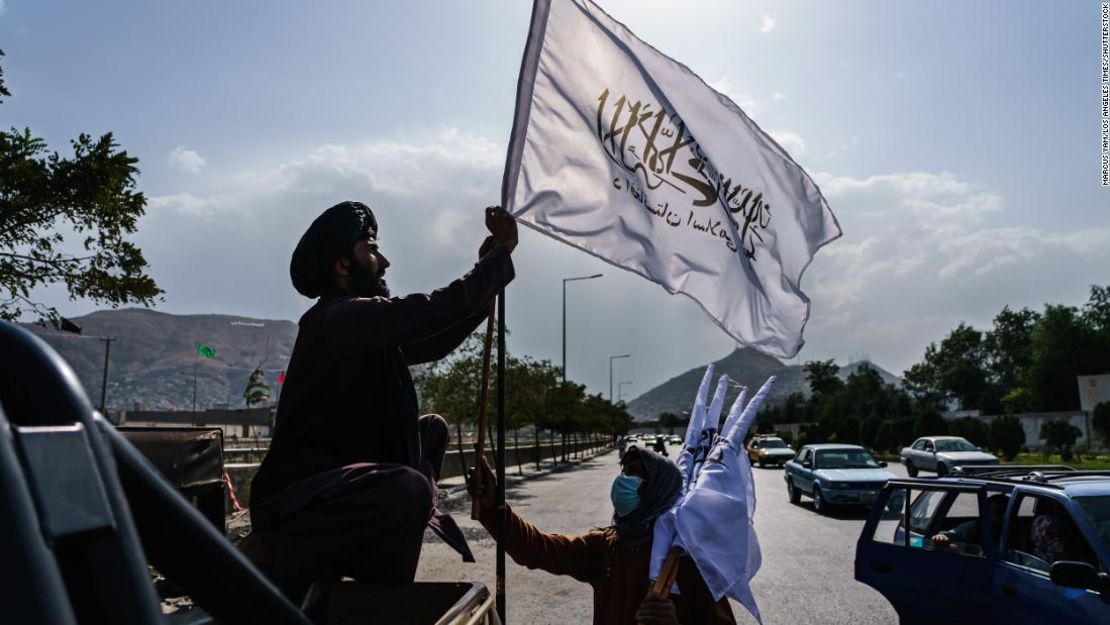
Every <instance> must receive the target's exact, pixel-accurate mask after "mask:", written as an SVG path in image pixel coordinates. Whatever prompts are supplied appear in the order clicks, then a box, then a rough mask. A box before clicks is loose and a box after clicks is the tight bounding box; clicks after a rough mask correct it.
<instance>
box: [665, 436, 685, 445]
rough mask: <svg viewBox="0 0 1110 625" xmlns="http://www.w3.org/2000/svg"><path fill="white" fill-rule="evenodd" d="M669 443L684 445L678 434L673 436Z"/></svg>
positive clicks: (668, 440)
mask: <svg viewBox="0 0 1110 625" xmlns="http://www.w3.org/2000/svg"><path fill="white" fill-rule="evenodd" d="M667 442H668V443H670V444H672V445H681V444H682V437H681V436H679V435H678V434H672V435H671V437H670V438H668V439H667Z"/></svg>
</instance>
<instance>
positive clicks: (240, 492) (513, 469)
mask: <svg viewBox="0 0 1110 625" xmlns="http://www.w3.org/2000/svg"><path fill="white" fill-rule="evenodd" d="M610 448H611V446H610V445H609V441H608V439H598V440H595V441H590V442H587V441H579V444H578V450H577V456H578V457H590V456H593V455H596V454H598V453H601V452H603V451H605V450H607V449H610ZM225 455H226V450H225ZM575 455H576V454H575V448H574V445H573V441H568V442H567V458H568V459H569V460H574V459H575ZM537 456H538V459H539V462H540V466H541V468H551V467H552V466H555V464H556V463H555V460H554V459H555V458H557V459H558V460H559V462H562V447H561V446H560V444H559V443H558V441H556V443H555V444H554V445H551V444H550V443H548V442H546V441H541V444H540V446H539V447H538V448H537V447H536V446H535V445H525V443H524V440H523V439H522V440H521V445H520V447H506V448H505V472H506V473H508V474H509V475H516V473H517V462H518V460H519V462H520V463H521V464H523V465H524V469H525V470H529V471H534V470H535V469H536V461H537ZM487 458H489V460H490V462H492V461H493V455H492V453H489V452H488V451H487ZM616 463H617V460H616V459H615V458H614V460H613V475H614V476H615V475H616V472H617V465H616ZM258 466H259V463H258V462H229V463H227V464H225V465H224V468H225V469H226V470H227V473H228V475H229V476H230V477H231V484H232V487H233V488H234V489H235V496H236V497H237V498H238V499H239V503H240V504H241V505H242V506H243V507H247V506H249V505H250V481H251V480H252V479H254V475H255V473H257V472H258ZM473 466H474V450H473V449H464V450H463V452H462V453H461V454H460V452H459V450H458V448H457V447H454V446H453V447H452V449H449V450H448V451H447V453H446V454H445V456H444V458H443V468H442V469H441V471H440V479H447V478H453V477H459V476H461V475H463V473H464V471H465V469H469V468H470V467H473ZM231 509H232V507H231V504H230V502H229V503H228V510H231Z"/></svg>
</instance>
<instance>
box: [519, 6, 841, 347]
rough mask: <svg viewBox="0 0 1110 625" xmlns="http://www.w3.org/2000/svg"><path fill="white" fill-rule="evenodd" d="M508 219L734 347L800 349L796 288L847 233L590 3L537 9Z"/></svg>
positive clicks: (730, 115)
mask: <svg viewBox="0 0 1110 625" xmlns="http://www.w3.org/2000/svg"><path fill="white" fill-rule="evenodd" d="M501 195H502V200H501V201H502V206H504V207H505V210H507V211H509V212H510V213H511V214H513V215H514V216H515V217H516V218H517V219H519V220H520V221H521V222H522V223H524V224H525V225H528V226H531V227H533V228H535V229H536V230H538V231H540V232H542V233H544V234H546V235H548V236H551V237H554V238H556V239H558V240H560V241H563V242H565V243H568V244H570V245H572V246H574V247H577V248H579V249H581V250H584V251H586V252H589V253H590V254H593V255H595V256H597V257H599V258H601V259H603V260H605V261H607V262H609V263H611V264H613V265H616V266H617V267H620V268H622V269H627V270H628V271H632V272H634V273H636V274H639V275H641V276H643V277H644V278H647V279H648V280H651V281H652V282H655V283H657V284H659V285H661V286H662V287H663V288H664V289H666V290H667V291H668V292H670V293H682V294H685V295H687V296H689V297H691V298H692V299H694V300H695V301H696V302H698V304H700V305H701V307H702V309H703V310H705V312H706V313H707V314H708V315H709V316H710V317H711V318H712V319H713V320H714V321H715V322H716V323H717V325H718V326H720V327H721V328H722V329H723V330H724V331H725V332H726V333H727V334H728V335H729V336H731V337H732V338H733V339H735V340H737V341H739V342H741V343H744V344H746V345H750V346H752V347H754V348H756V349H759V350H761V351H764V352H767V353H769V354H772V355H775V356H779V357H793V356H794V355H795V354H797V353H798V350H799V349H800V348H801V346H802V343H803V341H802V330H803V329H804V327H805V323H806V321H807V320H808V319H809V299H808V298H807V297H806V295H805V294H804V293H803V292H802V289H801V277H802V273H803V272H804V271H805V269H806V267H807V266H808V265H809V263H810V261H811V260H812V259H813V255H814V254H815V253H816V252H817V250H818V249H820V248H821V247H822V246H823V245H825V244H826V243H828V242H829V241H832V240H833V239H835V238H837V237H839V236H840V227H839V226H838V225H837V222H836V218H835V217H834V216H833V214H832V212H831V211H830V210H829V207H828V204H827V203H826V202H825V199H824V198H823V197H822V196H821V191H820V190H819V189H818V188H817V185H816V184H814V182H813V180H812V179H810V177H809V175H808V174H806V172H805V171H804V170H803V169H802V168H801V167H800V166H799V165H798V164H797V163H795V162H794V161H793V159H791V158H790V156H789V155H788V154H787V153H786V151H785V150H783V149H782V147H781V146H779V145H778V144H777V143H775V141H774V140H773V139H772V138H771V137H770V136H768V135H767V133H765V132H764V131H763V130H762V129H760V128H759V126H757V125H756V124H755V122H753V121H752V120H751V119H750V118H749V117H748V116H747V115H745V114H744V112H743V111H741V110H740V107H738V106H737V105H736V104H735V103H733V102H732V101H731V100H729V99H728V98H727V97H725V96H724V95H722V94H720V93H718V92H716V91H714V90H713V89H712V88H710V87H709V86H708V85H706V84H705V83H704V82H703V81H702V79H701V78H699V77H698V76H697V75H695V74H694V73H693V72H691V71H690V70H689V68H687V67H686V66H684V65H682V64H681V63H678V62H677V61H675V60H673V59H671V58H669V57H667V56H666V55H664V54H662V53H661V52H659V51H658V50H656V49H655V48H653V47H651V46H650V45H648V44H647V43H645V42H643V41H641V40H640V39H639V38H637V37H636V36H635V35H634V34H632V33H631V32H630V31H629V30H628V29H627V28H625V27H624V25H623V24H621V23H620V22H618V21H616V20H614V19H613V18H611V17H609V16H608V15H607V14H606V13H605V12H604V11H602V10H601V9H600V8H598V7H597V5H595V4H594V3H593V2H590V0H536V2H535V5H534V7H533V14H532V25H531V30H530V32H529V35H528V43H527V45H526V47H525V51H524V61H523V63H522V66H521V72H520V81H519V83H518V86H517V105H516V116H515V119H514V122H513V130H512V138H511V141H510V144H509V151H508V157H507V161H506V164H505V178H504V182H503V185H502V190H501Z"/></svg>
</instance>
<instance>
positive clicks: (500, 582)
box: [494, 288, 507, 624]
mask: <svg viewBox="0 0 1110 625" xmlns="http://www.w3.org/2000/svg"><path fill="white" fill-rule="evenodd" d="M506 417H507V413H506V411H505V289H504V288H502V289H501V295H500V296H499V297H498V298H497V450H496V453H495V454H494V457H495V458H496V462H497V499H496V503H497V588H496V599H497V616H498V617H499V618H500V619H501V623H502V624H504V623H505V622H506V621H505V514H506V511H507V509H506V507H505V421H506V420H507V419H506Z"/></svg>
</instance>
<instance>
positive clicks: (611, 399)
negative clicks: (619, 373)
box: [609, 354, 632, 402]
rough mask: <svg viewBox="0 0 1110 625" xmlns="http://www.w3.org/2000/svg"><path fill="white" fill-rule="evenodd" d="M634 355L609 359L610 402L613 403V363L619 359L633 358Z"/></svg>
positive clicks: (622, 355) (623, 355)
mask: <svg viewBox="0 0 1110 625" xmlns="http://www.w3.org/2000/svg"><path fill="white" fill-rule="evenodd" d="M631 357H632V354H621V355H620V356H610V357H609V401H611V402H612V401H613V361H614V360H616V359H618V358H631Z"/></svg>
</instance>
